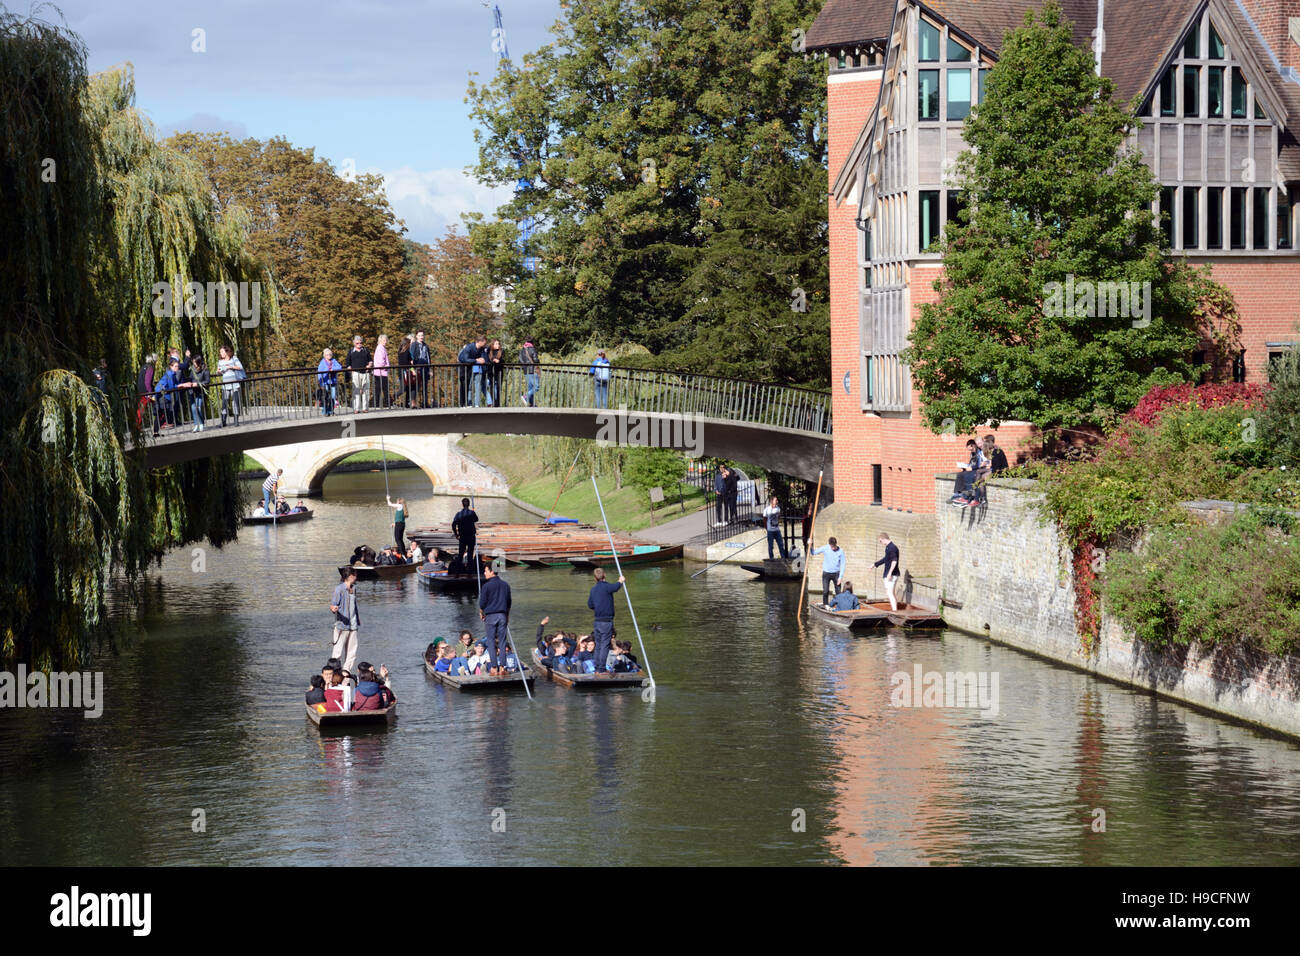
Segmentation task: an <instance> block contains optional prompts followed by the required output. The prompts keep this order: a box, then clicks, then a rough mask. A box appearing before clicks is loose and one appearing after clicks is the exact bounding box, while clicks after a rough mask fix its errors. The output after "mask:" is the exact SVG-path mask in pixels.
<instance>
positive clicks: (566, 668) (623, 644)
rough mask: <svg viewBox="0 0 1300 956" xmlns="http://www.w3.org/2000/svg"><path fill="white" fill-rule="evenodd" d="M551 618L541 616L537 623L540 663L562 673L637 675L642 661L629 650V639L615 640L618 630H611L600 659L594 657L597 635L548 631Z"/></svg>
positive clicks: (630, 648) (630, 643)
mask: <svg viewBox="0 0 1300 956" xmlns="http://www.w3.org/2000/svg"><path fill="white" fill-rule="evenodd" d="M550 620H551V619H550V617H549V616H547V617H544V618H542V622H541V623H540V624H538V625H537V653H538V654H539V655H541V658H542V666H543V667H547V668H549V669H551V670H553V671H559V672H560V673H562V674H596V675H601V674H636V673H639V672H640V670H641V664H640V662H639V661H637V659H636V655H634V654H633V653H632V642H631V641H620V640H618V639H617V633H618V632H617V631H615V630H614V629H612V628H611V629H610V636H611V640H610V643H609V651H608V653H606V654H605V659H604V660H603V661H598V660H597V659H596V656H597V655H596V638H595V637H594V636H593V635H591V634H578V633H576V632H573V631H556V632H555V633H554V634H547V633H545V631H546V625H547V623H548V622H549V621H550Z"/></svg>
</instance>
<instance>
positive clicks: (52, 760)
mask: <svg viewBox="0 0 1300 956" xmlns="http://www.w3.org/2000/svg"><path fill="white" fill-rule="evenodd" d="M391 481H392V485H393V489H392V490H393V494H394V495H398V494H400V495H404V496H405V497H406V498H407V499H408V503H409V508H410V512H411V517H410V518H409V519H408V522H409V523H408V527H419V526H423V525H425V524H430V523H438V522H446V521H449V520H450V517H451V515H452V514H453V513H454V511H455V510H456V509H457V508H458V507H459V502H458V501H457V500H454V499H448V498H441V497H438V498H435V497H432V496H430V494H429V493H428V482H427V479H425V477H424V476H423V475H422V474H421V473H420V472H418V471H414V470H404V471H396V472H393V473H392V476H391ZM250 494H251V492H250ZM383 494H384V491H383V479H382V476H381V475H378V474H375V473H360V474H334V475H331V476H329V478H328V479H327V480H326V482H325V488H324V496H323V498H322V499H320V500H318V501H315V502H313V503H312V507H313V508H314V509H316V512H317V514H316V517H315V519H314V520H312V521H309V522H305V523H302V524H296V525H289V526H285V527H282V528H277V529H269V528H264V527H258V528H245V529H243V530H242V532H241V534H240V538H239V540H238V542H236V543H234V544H232V545H230V546H228V547H226V548H225V549H223V550H219V551H218V550H212V549H209V550H207V551H203V550H200V551H199V553H197V554H196V553H194V552H193V551H191V550H185V551H181V552H177V553H174V554H171V555H169V556H168V557H167V558H166V560H165V561H164V562H163V566H162V568H161V571H160V572H158V573H155V574H153V575H151V582H150V585H149V591H150V596H151V599H152V600H153V601H154V603H155V604H156V607H155V609H154V610H152V611H151V612H150V613H148V614H147V615H146V616H145V618H144V620H143V622H142V624H141V625H139V626H137V627H134V628H133V634H134V637H133V639H132V640H131V641H130V642H129V644H128V646H125V647H124V648H122V649H121V650H120V652H119V653H118V654H117V655H116V656H115V657H112V658H111V659H108V660H107V661H106V662H105V663H104V665H103V670H104V675H105V676H104V681H105V708H104V713H103V716H102V717H100V718H99V719H95V720H87V719H85V718H84V717H82V715H81V714H80V712H75V713H73V712H69V711H62V710H7V711H0V846H3V847H4V853H3V860H4V862H5V863H6V864H9V865H14V864H56V865H72V864H78V865H99V864H121V865H139V864H303V865H307V864H312V865H321V864H326V863H331V862H339V861H340V860H344V861H347V862H351V863H366V862H374V863H379V862H388V863H394V864H430V863H445V864H476V863H512V864H596V863H615V864H621V863H652V864H653V863H663V864H684V865H707V864H812V863H850V864H872V863H876V864H955V863H983V864H1149V865H1184V864H1195V865H1217V864H1294V863H1296V862H1300V839H1297V821H1300V748H1298V747H1297V746H1296V744H1295V743H1293V742H1290V741H1288V740H1284V739H1279V738H1275V737H1272V736H1269V735H1266V734H1263V733H1260V732H1257V731H1255V730H1252V729H1250V728H1246V727H1241V726H1238V725H1235V724H1232V723H1228V722H1225V721H1222V720H1219V719H1216V718H1214V717H1210V716H1207V715H1204V714H1201V713H1199V712H1196V711H1193V710H1190V709H1188V708H1186V707H1183V706H1180V705H1177V704H1172V703H1167V702H1164V701H1160V700H1157V699H1155V698H1153V697H1150V696H1147V695H1144V694H1140V693H1136V692H1133V691H1130V690H1128V689H1125V688H1122V687H1118V686H1115V685H1112V684H1108V683H1104V682H1100V681H1097V680H1095V679H1093V678H1090V677H1088V676H1086V675H1083V674H1080V673H1077V672H1074V671H1071V670H1068V669H1066V668H1061V667H1057V666H1054V665H1051V664H1048V663H1045V662H1043V661H1040V660H1037V659H1035V658H1032V657H1029V656H1026V655H1024V654H1020V653H1018V652H1016V651H1013V650H1010V649H1007V648H1002V647H998V646H996V645H992V644H990V643H988V642H986V641H982V640H978V639H975V638H971V637H967V636H965V635H962V634H958V633H953V632H950V633H944V634H941V635H934V636H911V635H904V634H902V633H900V632H890V633H885V634H875V635H862V636H857V635H850V634H848V633H845V632H839V631H834V630H827V629H826V628H824V627H821V626H817V625H815V624H810V623H809V622H807V621H806V620H805V622H804V624H803V625H802V626H800V625H798V624H796V623H795V619H794V612H795V602H796V598H797V595H798V589H797V586H790V585H773V584H766V585H765V584H762V583H759V582H756V581H752V580H749V577H750V576H749V575H748V574H746V573H745V572H742V571H740V570H739V569H736V568H729V567H720V568H717V569H715V570H712V571H709V572H708V573H707V574H705V575H703V576H701V577H699V578H696V579H694V580H691V579H690V574H691V572H692V571H695V570H698V568H699V566H698V565H685V566H683V564H682V563H681V562H677V563H675V564H671V565H666V566H662V567H649V568H641V569H638V570H632V571H629V573H628V583H629V590H630V594H631V598H632V601H633V604H634V606H635V609H636V614H637V619H638V621H639V622H640V624H641V630H642V633H643V636H644V638H645V641H646V651H647V653H648V657H649V663H650V665H651V667H652V668H653V671H654V675H655V678H656V680H657V684H658V687H657V694H656V696H655V699H654V700H653V702H646V701H645V700H643V698H642V695H641V694H640V693H639V692H637V691H620V692H611V693H606V694H600V695H577V694H575V693H573V692H572V691H568V690H565V689H563V688H559V687H556V686H554V685H549V684H545V683H543V682H539V683H538V686H537V689H536V692H535V695H536V699H535V700H533V701H532V702H531V703H530V702H529V701H528V700H527V698H526V697H525V696H524V695H523V694H522V693H517V694H508V695H500V696H494V697H477V696H473V695H462V694H459V693H458V692H455V691H452V690H450V689H448V688H444V687H442V686H441V685H438V684H436V683H434V682H433V681H431V680H429V679H427V678H426V677H425V675H424V673H423V669H422V667H421V664H420V653H421V651H422V650H423V648H424V647H425V645H426V644H428V643H429V641H430V640H432V639H433V637H435V636H437V635H445V636H447V637H449V638H454V635H455V633H457V632H458V631H459V630H460V629H461V628H462V627H470V628H472V629H474V630H475V631H476V633H481V630H480V625H479V621H478V615H477V613H476V610H475V605H474V604H473V599H472V598H469V597H462V598H457V597H449V596H444V595H437V596H435V595H433V594H430V593H428V592H426V591H425V590H423V589H422V587H421V586H420V584H419V583H418V582H417V581H416V580H414V579H406V580H402V581H397V582H370V583H367V582H361V583H359V584H358V585H357V587H358V590H359V592H360V597H359V606H360V609H361V615H362V630H361V632H360V633H361V640H360V646H361V652H360V658H361V659H364V660H369V661H371V662H372V663H374V664H376V665H378V664H380V663H387V664H388V666H389V667H390V669H391V670H392V671H393V673H394V686H395V689H396V691H397V694H398V697H399V700H400V702H401V703H400V708H399V716H398V718H397V721H396V722H395V724H394V725H393V726H392V727H391V728H389V729H387V730H378V731H371V732H367V733H363V734H355V735H350V736H330V735H322V734H321V732H320V731H319V730H318V729H317V728H316V727H315V726H314V725H312V724H311V723H310V722H309V721H308V720H307V719H306V718H305V716H304V712H303V704H302V699H303V697H302V695H303V692H304V691H305V690H306V687H307V682H308V678H309V677H310V675H311V674H313V673H316V672H318V671H319V668H320V665H321V664H322V663H323V661H324V659H325V658H326V657H327V656H328V652H329V640H328V639H329V632H330V614H329V609H328V603H329V596H330V592H331V589H332V587H333V585H334V583H335V582H336V580H337V573H336V571H335V568H336V567H337V565H339V564H340V563H343V562H344V561H345V560H346V558H347V556H348V555H349V554H350V553H351V551H352V548H353V547H354V546H355V545H356V544H357V543H360V542H362V541H365V542H367V543H370V544H372V545H374V546H378V545H380V544H382V543H385V542H386V541H387V539H388V537H389V521H390V515H389V511H388V509H387V508H386V507H385V505H384V499H383ZM478 511H479V514H480V515H481V516H482V517H483V519H484V520H531V519H530V518H529V516H528V515H526V514H524V513H522V512H519V511H518V510H517V509H515V508H514V507H513V506H511V505H510V504H508V503H507V502H505V501H502V500H499V499H480V500H479V501H478ZM506 577H507V580H508V581H509V582H510V584H511V586H512V588H513V594H514V613H513V616H512V624H513V629H514V633H515V635H516V637H517V638H518V640H519V643H520V644H521V645H522V646H524V647H527V646H528V645H529V644H530V643H531V640H532V638H533V635H534V632H535V628H536V624H537V622H538V621H539V619H540V618H541V617H542V616H543V615H545V614H549V615H550V616H551V624H550V627H549V628H548V630H551V629H554V628H555V627H556V626H563V627H566V628H567V627H584V626H585V625H587V624H589V622H590V612H589V611H588V610H587V608H586V592H587V588H588V583H589V579H588V578H587V577H586V576H584V575H582V574H580V573H578V572H570V571H566V570H558V569H553V570H547V571H532V570H512V571H511V572H509V573H508V574H507V575H506ZM618 608H619V609H618V618H619V622H618V627H619V633H620V636H623V637H634V632H633V628H632V627H631V622H630V619H629V617H628V613H627V606H626V603H625V602H623V601H622V598H621V597H620V603H619V605H618ZM639 653H640V652H639V649H638V656H639ZM917 664H919V665H921V666H922V669H923V670H924V671H927V672H928V671H939V672H949V671H961V672H972V671H973V672H986V673H989V674H996V675H997V677H998V689H999V712H998V714H997V715H996V716H990V715H987V714H985V713H983V712H981V711H979V710H977V709H956V708H935V707H920V708H913V707H896V706H891V689H892V683H891V675H893V674H895V673H898V672H903V673H909V674H910V673H912V672H913V668H914V666H915V665H917ZM200 811H201V812H200ZM1098 811H1100V813H1099V812H1098ZM1103 814H1104V817H1103ZM196 821H201V822H202V824H203V826H202V827H199V826H198V825H197V824H196ZM1103 821H1104V830H1101V829H1099V827H1100V825H1101V823H1102V822H1103ZM197 831H201V832H197Z"/></svg>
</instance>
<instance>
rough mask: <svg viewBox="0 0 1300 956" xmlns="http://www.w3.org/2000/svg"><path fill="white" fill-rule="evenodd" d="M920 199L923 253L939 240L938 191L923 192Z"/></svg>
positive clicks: (928, 190)
mask: <svg viewBox="0 0 1300 956" xmlns="http://www.w3.org/2000/svg"><path fill="white" fill-rule="evenodd" d="M920 199H921V236H920V239H921V251H922V252H925V251H926V250H928V249H929V248H930V246H931V245H933V244H934V241H935V240H936V239H938V238H939V191H938V190H937V189H933V190H931V189H927V190H923V191H922V192H921V194H920Z"/></svg>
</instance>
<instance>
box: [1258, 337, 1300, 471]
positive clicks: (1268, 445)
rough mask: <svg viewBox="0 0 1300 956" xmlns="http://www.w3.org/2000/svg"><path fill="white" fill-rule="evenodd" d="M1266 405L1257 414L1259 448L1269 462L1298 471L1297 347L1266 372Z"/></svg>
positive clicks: (1299, 370)
mask: <svg viewBox="0 0 1300 956" xmlns="http://www.w3.org/2000/svg"><path fill="white" fill-rule="evenodd" d="M1269 383H1270V384H1271V385H1272V386H1273V387H1272V389H1271V390H1270V391H1269V393H1268V406H1267V407H1266V408H1265V409H1264V410H1263V411H1262V412H1261V413H1260V415H1259V436H1258V437H1259V448H1260V450H1261V452H1263V453H1264V454H1265V455H1266V457H1267V459H1268V461H1269V463H1270V464H1274V465H1279V466H1286V467H1287V468H1289V469H1297V468H1300V348H1291V349H1287V350H1286V352H1284V353H1283V354H1282V358H1281V359H1279V360H1278V361H1277V363H1276V364H1275V365H1274V366H1273V368H1272V369H1271V370H1270V371H1269Z"/></svg>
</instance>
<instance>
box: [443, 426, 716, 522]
mask: <svg viewBox="0 0 1300 956" xmlns="http://www.w3.org/2000/svg"><path fill="white" fill-rule="evenodd" d="M456 444H457V445H458V446H459V447H460V448H461V449H462V450H463V451H465V452H466V453H468V454H469V455H471V456H473V457H474V458H476V459H478V460H479V461H481V462H482V463H484V464H485V465H488V466H489V467H491V468H494V469H496V470H497V471H498V472H500V473H501V475H502V477H503V478H504V479H505V481H506V484H507V485H508V486H509V488H510V495H511V497H512V498H513V499H517V501H518V503H520V504H521V505H522V506H524V507H528V508H533V509H538V510H539V511H540V513H541V514H543V515H545V514H550V513H554V514H560V515H565V516H567V517H570V518H577V519H578V520H579V521H583V522H586V523H588V524H600V523H601V515H600V505H599V504H598V503H597V501H596V493H595V491H593V490H592V487H591V479H590V478H587V477H582V478H578V477H575V476H576V472H575V476H570V477H569V483H568V485H567V486H566V487H565V488H564V491H563V493H561V491H560V486H561V484H562V483H563V482H564V478H565V476H564V475H556V474H551V473H549V472H548V471H547V469H546V466H545V465H544V464H543V463H542V460H541V456H540V454H539V452H538V448H537V440H536V439H535V438H533V437H531V436H527V435H466V436H465V437H463V438H462V439H461V440H460V441H459V442H457V443H456ZM596 484H597V486H598V487H599V488H600V496H601V500H602V501H603V502H604V505H605V516H606V518H607V520H608V522H609V526H610V530H612V531H627V532H632V531H641V530H643V529H646V528H650V527H652V526H656V525H660V524H664V523H665V522H667V521H672V520H674V519H676V518H679V517H681V516H682V515H683V514H684V513H687V514H689V513H690V512H693V511H697V510H699V509H700V508H702V507H703V506H704V492H702V491H700V490H699V489H698V488H694V487H688V486H682V488H681V491H682V493H683V496H684V506H683V505H682V504H679V503H678V489H677V488H665V489H664V495H665V497H666V499H667V500H666V501H665V502H664V503H663V505H662V506H660V507H659V508H656V509H653V510H652V508H651V505H650V500H649V496H648V495H647V494H646V493H645V492H643V491H641V490H640V489H638V488H634V487H632V486H630V485H626V484H625V485H624V486H623V487H622V488H615V487H614V480H613V479H612V478H608V477H597V479H596ZM557 496H558V503H557ZM683 507H684V509H685V510H684V511H683Z"/></svg>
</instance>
